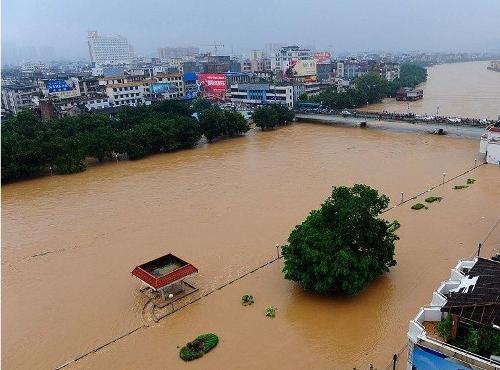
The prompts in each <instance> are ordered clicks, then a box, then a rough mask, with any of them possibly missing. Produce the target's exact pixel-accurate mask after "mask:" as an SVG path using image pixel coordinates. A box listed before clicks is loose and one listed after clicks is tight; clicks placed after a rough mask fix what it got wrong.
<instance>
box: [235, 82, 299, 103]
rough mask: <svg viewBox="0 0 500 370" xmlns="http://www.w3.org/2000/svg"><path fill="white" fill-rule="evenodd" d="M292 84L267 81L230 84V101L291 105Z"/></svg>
mask: <svg viewBox="0 0 500 370" xmlns="http://www.w3.org/2000/svg"><path fill="white" fill-rule="evenodd" d="M293 95H294V94H293V86H292V85H272V84H267V83H243V84H234V85H231V102H232V103H235V104H244V105H262V104H273V103H278V104H283V105H286V106H287V107H290V108H291V107H293V102H294V100H293Z"/></svg>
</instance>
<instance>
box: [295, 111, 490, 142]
mask: <svg viewBox="0 0 500 370" xmlns="http://www.w3.org/2000/svg"><path fill="white" fill-rule="evenodd" d="M295 118H296V119H297V121H304V122H319V123H330V124H338V125H342V126H349V127H361V126H365V124H364V123H366V126H367V127H370V128H376V129H380V130H390V131H397V132H424V133H437V132H439V130H442V131H444V133H445V134H448V135H451V136H461V137H469V138H474V139H479V138H480V137H481V135H482V134H484V129H485V127H486V124H485V125H477V126H475V125H466V124H463V123H458V122H456V123H451V122H450V123H448V122H443V123H439V122H435V121H427V122H425V121H424V122H422V121H415V120H413V121H410V120H396V119H379V118H378V117H373V115H369V114H366V115H365V114H356V115H351V116H345V115H342V114H332V113H304V112H297V113H296V114H295Z"/></svg>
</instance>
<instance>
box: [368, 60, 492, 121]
mask: <svg viewBox="0 0 500 370" xmlns="http://www.w3.org/2000/svg"><path fill="white" fill-rule="evenodd" d="M488 65H489V62H470V63H455V64H441V65H436V66H432V67H429V68H428V69H427V73H428V79H427V81H426V82H425V83H423V84H422V85H420V86H419V88H421V89H423V90H424V99H422V100H419V101H416V102H410V103H409V104H408V103H406V102H398V101H396V100H395V99H387V100H386V101H384V103H382V104H374V105H370V106H369V107H367V108H365V109H367V110H374V111H383V110H386V111H388V112H403V113H406V112H408V108H409V111H410V112H413V113H417V114H429V115H435V114H436V112H438V113H439V114H440V115H445V116H459V117H471V118H488V119H497V118H498V117H499V116H500V72H495V71H490V70H488V69H486V67H487V66H488Z"/></svg>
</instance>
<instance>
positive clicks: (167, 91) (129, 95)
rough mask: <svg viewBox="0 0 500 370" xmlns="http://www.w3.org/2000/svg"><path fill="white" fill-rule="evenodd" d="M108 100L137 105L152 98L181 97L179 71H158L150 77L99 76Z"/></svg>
mask: <svg viewBox="0 0 500 370" xmlns="http://www.w3.org/2000/svg"><path fill="white" fill-rule="evenodd" d="M99 84H100V85H101V86H103V87H104V90H105V92H106V95H107V96H108V98H109V102H110V104H111V105H114V106H121V105H129V106H137V105H140V104H149V103H150V102H151V101H153V100H168V99H182V98H184V97H185V87H184V81H183V79H182V75H181V74H180V73H169V74H168V73H158V74H157V75H156V76H154V77H152V78H141V76H115V77H101V78H100V79H99Z"/></svg>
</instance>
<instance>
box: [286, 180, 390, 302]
mask: <svg viewBox="0 0 500 370" xmlns="http://www.w3.org/2000/svg"><path fill="white" fill-rule="evenodd" d="M388 205H389V198H388V197H387V196H385V195H379V193H378V191H377V190H375V189H372V188H371V187H369V186H367V185H361V184H357V185H354V186H353V187H346V186H340V187H334V188H333V190H332V195H331V196H330V197H328V198H327V199H326V200H325V202H324V203H323V204H322V205H321V208H320V209H318V210H314V211H312V212H311V213H310V214H309V216H308V217H307V218H306V219H305V220H304V222H302V224H300V225H297V226H296V227H295V229H294V230H293V231H292V232H291V234H290V236H289V238H288V244H287V245H285V246H283V249H282V250H283V256H284V259H285V266H284V268H283V272H284V273H285V278H286V279H289V280H293V281H296V282H298V283H300V284H301V285H302V286H303V287H304V288H306V289H308V290H312V291H315V292H318V293H335V292H344V293H347V294H356V293H358V292H360V291H361V290H362V289H363V288H364V287H365V286H366V285H367V284H368V283H369V282H370V281H372V280H374V279H375V278H376V277H378V276H379V275H381V274H382V273H384V272H387V271H389V267H391V266H394V265H395V264H396V261H395V260H394V247H395V241H396V240H398V239H399V238H398V236H397V235H396V234H395V233H394V231H395V229H396V228H397V227H398V226H399V223H398V222H397V221H394V222H392V223H389V222H388V221H386V220H383V219H380V218H378V215H379V214H380V212H381V211H382V210H383V209H385V208H387V206H388Z"/></svg>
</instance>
